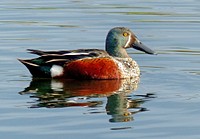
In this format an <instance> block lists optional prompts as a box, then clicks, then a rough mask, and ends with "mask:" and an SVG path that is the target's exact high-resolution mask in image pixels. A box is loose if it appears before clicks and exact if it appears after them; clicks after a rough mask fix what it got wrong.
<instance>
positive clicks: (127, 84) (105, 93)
mask: <svg viewBox="0 0 200 139" xmlns="http://www.w3.org/2000/svg"><path fill="white" fill-rule="evenodd" d="M138 82H139V79H135V80H130V79H127V80H86V81H85V80H84V81H83V80H81V81H79V80H54V79H52V80H51V79H33V80H32V81H31V83H30V85H29V86H28V87H27V88H25V89H24V90H23V91H21V92H19V94H21V95H25V94H29V95H30V97H31V98H36V100H35V101H34V102H33V104H32V105H31V106H30V108H40V107H46V108H61V107H74V106H76V107H78V106H79V107H83V106H84V107H85V106H87V107H92V108H94V107H99V106H103V103H104V101H103V100H102V99H100V98H104V97H106V98H107V102H106V104H105V105H106V106H105V112H106V113H107V114H108V115H111V119H110V120H109V121H110V122H127V121H132V120H133V114H135V113H137V112H141V111H145V110H146V108H142V107H141V106H140V105H141V104H142V103H144V102H145V101H146V100H147V98H149V96H148V95H145V96H140V97H136V98H132V97H130V96H128V94H130V93H131V92H133V91H134V90H136V89H137V86H138ZM104 100H105V99H104ZM91 113H92V112H91Z"/></svg>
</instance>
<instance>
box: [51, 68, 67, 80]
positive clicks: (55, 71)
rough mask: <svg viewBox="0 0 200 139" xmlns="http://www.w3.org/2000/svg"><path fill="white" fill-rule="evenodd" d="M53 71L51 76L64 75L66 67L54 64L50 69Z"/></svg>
mask: <svg viewBox="0 0 200 139" xmlns="http://www.w3.org/2000/svg"><path fill="white" fill-rule="evenodd" d="M50 71H51V77H52V78H53V77H58V76H61V75H63V73H64V69H63V67H61V66H59V65H53V66H52V67H51V69H50Z"/></svg>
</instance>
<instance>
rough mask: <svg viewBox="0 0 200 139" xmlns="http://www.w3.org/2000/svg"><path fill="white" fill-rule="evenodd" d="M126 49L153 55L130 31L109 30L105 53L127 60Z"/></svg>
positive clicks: (125, 29)
mask: <svg viewBox="0 0 200 139" xmlns="http://www.w3.org/2000/svg"><path fill="white" fill-rule="evenodd" d="M126 48H135V49H137V50H140V51H143V52H145V53H148V54H155V52H154V51H153V50H151V49H149V48H148V47H146V46H145V45H143V44H142V43H141V42H140V41H139V40H138V39H137V37H136V36H135V34H133V32H132V31H131V30H130V29H128V28H125V27H115V28H113V29H111V30H110V31H109V32H108V35H107V38H106V51H107V52H108V53H109V55H111V56H114V57H121V58H128V57H129V55H128V54H127V52H126Z"/></svg>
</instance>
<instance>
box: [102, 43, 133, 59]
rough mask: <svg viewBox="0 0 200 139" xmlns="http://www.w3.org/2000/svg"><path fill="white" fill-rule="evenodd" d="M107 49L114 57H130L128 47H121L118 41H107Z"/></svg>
mask: <svg viewBox="0 0 200 139" xmlns="http://www.w3.org/2000/svg"><path fill="white" fill-rule="evenodd" d="M106 51H107V52H108V54H109V55H111V56H113V57H119V58H130V56H129V55H128V53H127V52H126V49H124V48H123V47H121V46H120V45H119V44H118V43H106Z"/></svg>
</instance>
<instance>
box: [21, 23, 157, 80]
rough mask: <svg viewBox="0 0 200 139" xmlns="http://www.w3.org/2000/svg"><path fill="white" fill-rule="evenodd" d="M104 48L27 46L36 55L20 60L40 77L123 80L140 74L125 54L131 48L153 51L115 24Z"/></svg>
mask: <svg viewBox="0 0 200 139" xmlns="http://www.w3.org/2000/svg"><path fill="white" fill-rule="evenodd" d="M105 47H106V50H100V49H78V50H64V51H41V50H33V49H28V51H29V52H30V53H32V54H37V55H39V57H38V58H34V59H27V60H22V59H18V60H19V61H20V62H21V63H23V64H24V65H25V66H26V67H27V68H28V69H29V71H30V73H31V74H32V75H33V77H41V78H66V79H127V78H136V77H139V76H140V69H139V66H138V64H137V63H136V61H134V60H133V59H132V58H131V57H130V56H129V55H128V53H127V51H126V49H127V48H135V49H137V50H140V51H143V52H145V53H148V54H155V52H154V51H153V50H151V49H149V48H148V47H146V46H145V45H144V44H142V43H141V42H140V41H139V40H138V38H137V37H136V36H135V34H134V33H133V32H132V31H131V30H130V29H128V28H125V27H115V28H113V29H111V30H110V31H109V32H108V35H107V37H106V44H105Z"/></svg>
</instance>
